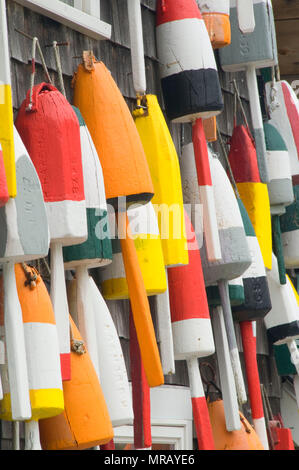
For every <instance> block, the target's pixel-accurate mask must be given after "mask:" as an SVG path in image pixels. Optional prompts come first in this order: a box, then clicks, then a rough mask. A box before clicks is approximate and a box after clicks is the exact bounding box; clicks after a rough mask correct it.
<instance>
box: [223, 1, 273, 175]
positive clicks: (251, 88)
mask: <svg viewBox="0 0 299 470" xmlns="http://www.w3.org/2000/svg"><path fill="white" fill-rule="evenodd" d="M243 3H246V2H239V3H238V5H237V0H233V1H232V2H231V3H230V19H231V27H232V40H231V44H230V45H229V46H227V47H224V48H222V49H220V51H219V58H220V63H221V67H222V68H223V70H224V71H225V72H236V71H240V70H245V71H246V79H247V88H248V93H249V100H250V109H251V120H252V125H253V137H254V140H255V144H256V149H257V157H258V167H259V173H260V178H261V181H262V182H263V183H267V182H268V181H269V174H268V166H267V157H266V144H265V137H264V129H263V118H262V112H261V106H260V100H259V92H258V86H257V77H256V69H259V68H263V67H268V66H272V65H273V66H274V65H276V64H277V61H278V59H277V55H278V54H277V46H276V35H275V23H274V17H273V11H272V4H271V1H270V0H257V1H255V2H254V5H253V8H254V17H255V28H254V31H253V32H252V33H248V34H244V33H243V32H242V31H241V30H240V27H239V17H238V8H239V9H240V8H242V4H243ZM237 6H238V8H237ZM244 7H245V8H246V5H244Z"/></svg>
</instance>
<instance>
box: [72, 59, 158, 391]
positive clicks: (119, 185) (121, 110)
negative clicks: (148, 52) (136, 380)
mask: <svg viewBox="0 0 299 470" xmlns="http://www.w3.org/2000/svg"><path fill="white" fill-rule="evenodd" d="M84 56H85V59H86V60H85V61H84V65H83V64H80V65H79V67H78V70H77V73H76V75H75V79H74V105H75V106H76V107H78V108H79V109H80V111H81V113H82V116H83V118H84V120H85V122H86V125H87V127H88V129H89V131H90V134H91V137H92V139H93V141H94V144H95V147H96V149H97V152H98V155H99V158H100V159H101V164H102V169H103V175H104V183H105V188H106V196H107V201H108V203H110V204H112V205H114V208H115V209H116V211H117V223H118V230H119V232H120V233H122V234H123V235H124V237H123V239H122V240H121V249H122V254H123V261H124V266H125V271H126V278H127V282H128V290H129V293H130V300H131V305H132V313H133V316H134V320H135V327H136V330H137V336H138V341H139V346H140V350H141V355H142V359H143V361H144V367H145V371H146V375H147V379H148V381H149V384H150V386H159V385H161V384H162V383H164V376H163V371H162V365H161V360H160V355H159V350H158V346H157V342H156V338H155V331H154V326H153V322H152V318H151V314H150V308H149V302H148V299H147V296H146V289H145V287H144V282H143V278H142V272H141V269H140V266H139V262H138V256H137V253H136V249H135V244H134V241H133V240H132V235H131V229H130V224H129V220H128V216H127V214H126V212H124V211H125V209H126V207H128V206H130V205H132V204H133V203H139V204H145V203H147V202H149V201H150V200H151V199H152V197H153V194H154V189H153V184H152V180H151V176H150V172H149V168H148V164H147V160H146V156H145V153H144V150H143V147H142V143H141V140H140V138H139V135H138V131H137V129H136V126H135V124H134V120H133V117H132V115H131V113H130V110H129V108H128V106H127V104H126V102H125V100H124V98H123V96H122V94H121V92H120V90H119V88H118V87H117V85H116V83H115V81H114V80H113V78H112V76H111V74H110V73H109V71H108V70H107V68H106V67H105V65H104V64H103V63H102V62H97V61H96V60H95V58H94V56H93V54H92V52H91V51H89V52H85V53H84ZM116 176H117V177H116ZM120 206H121V207H120Z"/></svg>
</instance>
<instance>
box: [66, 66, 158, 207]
mask: <svg viewBox="0 0 299 470" xmlns="http://www.w3.org/2000/svg"><path fill="white" fill-rule="evenodd" d="M74 105H75V106H76V107H77V108H79V109H80V111H81V113H82V116H83V118H84V121H85V122H86V125H87V127H88V129H89V132H90V134H91V137H92V139H93V142H94V144H95V147H96V149H97V152H98V155H99V158H100V160H101V165H102V169H103V175H104V183H105V189H106V197H107V202H108V203H109V204H112V205H114V206H115V207H116V208H117V207H118V198H121V197H125V198H126V203H127V205H130V204H134V203H140V204H144V203H147V202H149V201H150V200H151V199H152V197H153V194H154V189H153V185H152V180H151V176H150V172H149V168H148V164H147V160H146V156H145V154H144V150H143V147H142V143H141V141H140V138H139V135H138V132H137V129H136V126H135V125H134V120H133V117H132V116H131V113H130V110H129V108H128V106H127V104H126V102H125V100H124V98H123V96H122V94H121V92H120V90H119V88H118V87H117V85H116V83H115V81H114V80H113V78H112V76H111V73H110V72H109V70H108V69H107V68H106V67H105V65H104V64H103V62H96V61H95V60H93V66H92V68H91V70H87V69H86V68H85V67H84V65H82V64H80V65H79V67H78V70H77V72H76V74H75V77H74ZM108 134H109V135H110V137H109V138H107V137H108ZM116 175H117V178H116Z"/></svg>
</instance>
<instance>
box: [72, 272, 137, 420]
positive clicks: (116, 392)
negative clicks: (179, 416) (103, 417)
mask: <svg viewBox="0 0 299 470" xmlns="http://www.w3.org/2000/svg"><path fill="white" fill-rule="evenodd" d="M88 287H89V292H88V294H87V295H89V296H90V297H91V302H92V308H93V313H94V325H95V331H96V336H97V342H96V348H97V361H98V373H99V377H100V381H101V386H102V390H103V394H104V397H105V401H106V404H107V408H108V412H109V416H110V419H111V422H112V425H113V427H115V426H123V425H130V424H132V423H133V410H132V398H131V393H130V390H129V382H128V376H127V370H126V365H125V361H124V356H123V353H122V348H121V344H120V340H119V337H118V334H117V331H116V328H115V325H114V322H113V319H112V317H111V315H110V312H109V310H108V307H107V305H106V302H105V301H104V299H103V297H102V295H101V293H100V291H99V289H98V287H97V285H96V283H95V282H94V280H93V279H92V278H91V277H89V286H88ZM77 295H78V288H77V280H76V279H74V280H72V281H71V282H69V283H68V300H69V306H70V313H71V315H72V318H73V320H74V321H75V323H77V321H78V313H79V311H78V310H79V308H78V300H77Z"/></svg>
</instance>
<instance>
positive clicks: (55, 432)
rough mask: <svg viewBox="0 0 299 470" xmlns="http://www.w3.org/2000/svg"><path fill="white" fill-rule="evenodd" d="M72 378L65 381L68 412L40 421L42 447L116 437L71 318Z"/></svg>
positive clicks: (82, 445)
mask: <svg viewBox="0 0 299 470" xmlns="http://www.w3.org/2000/svg"><path fill="white" fill-rule="evenodd" d="M70 326H71V336H72V352H71V368H72V379H71V380H70V381H65V382H64V383H63V391H64V402H65V411H64V413H62V414H60V415H59V416H56V417H54V418H48V419H43V420H41V421H40V423H39V428H40V438H41V444H42V448H43V450H84V449H90V448H92V447H95V446H98V445H101V444H107V443H108V442H110V441H111V439H112V438H113V436H114V432H113V428H112V424H111V421H110V417H109V414H108V409H107V405H106V403H105V400H104V396H103V392H102V388H101V386H100V382H99V379H98V376H97V373H96V371H95V369H94V367H93V365H92V361H91V359H90V356H89V353H88V352H87V350H86V348H85V346H84V342H83V341H82V337H81V335H80V333H79V331H78V329H77V328H76V326H75V324H74V322H73V321H72V319H71V318H70Z"/></svg>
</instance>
